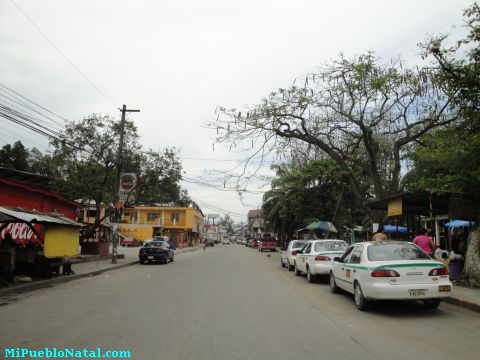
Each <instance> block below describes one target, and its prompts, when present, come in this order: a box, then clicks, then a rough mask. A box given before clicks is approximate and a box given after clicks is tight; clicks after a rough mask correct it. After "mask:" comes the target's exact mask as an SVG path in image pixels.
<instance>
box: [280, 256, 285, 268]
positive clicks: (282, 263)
mask: <svg viewBox="0 0 480 360" xmlns="http://www.w3.org/2000/svg"><path fill="white" fill-rule="evenodd" d="M280 264H281V265H282V268H284V267H285V266H286V265H285V263H284V262H283V260H282V258H280Z"/></svg>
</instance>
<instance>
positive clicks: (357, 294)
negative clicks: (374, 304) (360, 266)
mask: <svg viewBox="0 0 480 360" xmlns="http://www.w3.org/2000/svg"><path fill="white" fill-rule="evenodd" d="M353 296H354V298H355V305H357V309H358V310H360V311H364V310H367V308H368V305H369V304H368V301H367V300H365V297H364V296H363V292H362V287H361V286H360V284H359V283H358V282H355V287H354V291H353Z"/></svg>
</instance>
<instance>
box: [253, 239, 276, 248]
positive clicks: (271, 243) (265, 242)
mask: <svg viewBox="0 0 480 360" xmlns="http://www.w3.org/2000/svg"><path fill="white" fill-rule="evenodd" d="M265 250H268V251H276V250H277V242H276V241H275V240H274V239H260V240H259V241H258V251H265Z"/></svg>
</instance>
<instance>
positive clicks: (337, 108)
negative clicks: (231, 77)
mask: <svg viewBox="0 0 480 360" xmlns="http://www.w3.org/2000/svg"><path fill="white" fill-rule="evenodd" d="M435 79H436V78H435V74H434V73H433V71H432V70H431V69H429V68H419V67H406V66H405V65H404V64H403V63H402V61H401V60H399V59H392V60H390V61H388V62H381V60H380V59H379V58H377V57H376V56H375V54H373V53H367V54H363V55H359V56H355V57H353V58H346V57H345V56H340V57H339V58H338V59H337V60H334V61H332V62H330V63H328V64H326V65H324V66H322V67H321V68H320V69H319V70H318V71H317V72H315V73H312V74H309V75H308V76H306V77H304V78H303V79H301V80H296V81H295V82H294V84H293V85H292V86H290V87H289V88H287V89H279V90H277V91H275V92H273V93H271V94H270V95H269V96H268V97H266V98H265V99H263V100H262V101H261V102H260V103H259V104H258V105H256V106H253V107H249V108H247V109H242V110H241V111H240V110H238V109H228V108H225V107H220V108H218V110H217V113H218V114H217V118H216V119H215V120H214V121H212V122H210V124H209V125H210V126H211V127H213V128H216V130H217V138H216V141H217V142H219V143H227V144H231V146H232V147H233V148H236V149H238V150H240V151H245V150H248V149H251V151H252V155H251V159H253V158H255V157H260V158H264V157H265V156H267V155H269V154H272V153H276V154H278V153H282V154H285V153H289V151H290V150H291V149H293V148H295V147H296V149H297V150H298V149H299V148H300V149H304V150H307V151H315V152H320V153H323V154H324V155H325V156H326V157H328V158H330V159H332V160H334V161H335V162H336V163H337V165H338V166H339V168H340V169H341V171H343V172H344V173H345V175H346V177H347V179H348V182H349V184H350V186H351V189H352V191H353V194H354V196H356V197H357V199H358V200H359V201H360V203H361V204H363V205H365V204H366V202H367V200H368V199H369V198H381V197H384V196H386V195H390V194H394V193H397V192H398V191H399V183H400V177H401V170H402V156H403V154H404V152H405V148H406V146H407V145H408V144H410V143H412V142H414V141H418V140H419V138H420V137H421V136H422V135H423V134H425V133H427V132H428V131H429V130H431V129H433V128H435V127H438V126H442V125H445V124H448V123H450V122H452V121H455V120H456V115H455V114H454V113H453V112H452V111H451V108H450V100H449V99H448V97H447V96H446V95H445V93H444V91H443V89H442V87H441V86H439V84H437V83H436V80H435ZM299 144H304V145H305V146H300V147H299ZM297 155H298V152H297ZM242 175H244V174H239V176H242Z"/></svg>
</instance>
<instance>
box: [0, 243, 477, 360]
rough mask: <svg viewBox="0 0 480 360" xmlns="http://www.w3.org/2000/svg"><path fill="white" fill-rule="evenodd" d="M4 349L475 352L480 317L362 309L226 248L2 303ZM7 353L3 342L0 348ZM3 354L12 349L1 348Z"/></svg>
mask: <svg viewBox="0 0 480 360" xmlns="http://www.w3.org/2000/svg"><path fill="white" fill-rule="evenodd" d="M0 305H3V306H0V319H1V320H0V344H2V348H4V347H27V348H41V347H46V346H47V347H54V346H56V347H69V348H70V347H75V348H83V347H87V348H96V347H97V346H99V347H102V348H103V349H126V350H130V351H131V353H132V358H134V359H162V360H168V359H205V360H207V359H208V360H214V359H275V360H281V359H288V360H292V359H295V360H301V359H356V360H358V359H435V360H438V359H478V354H479V353H480V343H479V342H478V341H477V338H478V334H479V333H480V314H479V313H476V312H472V311H469V310H466V309H463V308H460V307H456V306H453V305H450V304H442V305H441V306H440V308H439V309H438V310H437V311H430V312H429V311H426V310H425V309H424V308H423V306H422V305H420V304H403V303H400V304H399V303H388V304H377V306H375V307H374V308H373V309H372V310H371V311H369V312H360V311H358V310H357V309H356V308H355V305H354V302H353V299H352V297H351V296H349V295H347V294H343V295H333V294H331V293H330V291H329V288H328V284H327V282H320V283H319V284H309V283H307V281H306V279H305V278H304V277H300V278H299V277H295V276H294V275H293V273H291V272H288V271H287V270H286V269H282V268H280V260H279V257H278V254H273V255H272V257H270V258H268V257H267V256H266V255H265V254H264V253H259V252H257V251H255V250H252V249H248V248H245V247H243V246H239V245H229V246H227V245H223V246H222V245H219V246H215V247H214V248H208V249H207V250H206V251H205V252H204V251H201V250H200V251H196V252H192V253H184V254H178V255H177V256H176V258H175V262H174V263H171V264H168V265H156V264H152V265H143V266H142V265H133V266H130V267H126V268H123V269H119V270H115V271H111V272H109V273H105V274H102V275H99V276H96V277H91V278H83V279H80V280H76V281H73V282H69V283H66V284H61V285H57V286H55V287H53V288H46V289H41V290H38V291H33V292H30V293H26V294H21V295H15V296H12V297H9V298H2V299H0ZM2 351H3V349H2ZM2 355H3V354H2Z"/></svg>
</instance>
